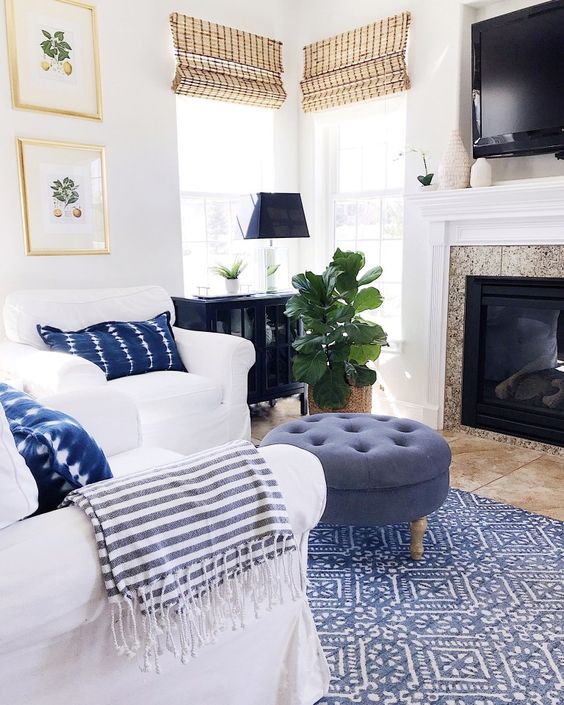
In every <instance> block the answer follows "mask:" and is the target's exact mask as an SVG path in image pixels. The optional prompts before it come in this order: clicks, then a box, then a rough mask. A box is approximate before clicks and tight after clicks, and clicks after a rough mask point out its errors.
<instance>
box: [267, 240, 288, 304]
mask: <svg viewBox="0 0 564 705" xmlns="http://www.w3.org/2000/svg"><path fill="white" fill-rule="evenodd" d="M261 260H262V264H261V265H260V267H261V269H262V272H263V273H264V286H263V287H262V286H261V288H262V290H263V291H265V292H266V293H267V294H273V293H276V292H277V291H280V285H279V282H280V281H282V276H287V274H285V273H287V271H288V249H287V248H286V247H272V246H270V247H264V248H263V249H262V257H261ZM269 271H270V272H271V273H270V274H269ZM261 284H262V282H261ZM286 288H287V287H286Z"/></svg>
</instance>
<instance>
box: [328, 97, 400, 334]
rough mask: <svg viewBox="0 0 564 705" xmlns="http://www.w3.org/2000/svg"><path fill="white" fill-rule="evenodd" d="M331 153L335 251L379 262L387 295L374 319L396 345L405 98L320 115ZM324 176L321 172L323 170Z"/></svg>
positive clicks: (372, 263) (380, 285)
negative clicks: (360, 254) (352, 252)
mask: <svg viewBox="0 0 564 705" xmlns="http://www.w3.org/2000/svg"><path fill="white" fill-rule="evenodd" d="M318 126H319V128H320V130H321V131H323V132H324V133H325V135H324V138H323V139H322V140H321V143H322V144H324V145H325V149H326V151H327V154H326V155H325V159H324V160H323V161H322V162H321V164H322V171H324V172H326V174H327V175H328V176H327V184H326V186H325V192H326V195H327V200H328V202H329V213H328V215H327V218H326V220H327V224H328V226H329V227H328V230H329V232H331V234H332V242H331V243H330V247H331V249H333V250H334V249H335V248H337V247H340V248H341V249H343V250H361V251H362V252H364V254H365V255H366V263H367V267H373V266H375V265H378V264H380V265H381V266H382V268H383V275H382V277H381V278H380V279H379V280H378V281H377V282H376V283H375V286H377V287H378V288H379V289H380V290H381V291H382V294H383V295H384V297H385V302H384V304H383V306H382V308H380V309H378V310H377V311H376V312H375V313H374V319H375V320H378V322H379V323H380V324H381V325H382V326H383V327H384V329H385V330H386V332H387V333H388V336H389V338H390V340H391V342H392V343H394V342H397V341H399V340H400V339H401V285H402V250H403V210H404V202H403V201H404V160H403V159H402V158H400V157H399V155H400V153H402V152H403V151H404V150H405V98H404V97H403V96H400V97H392V98H386V99H381V100H378V101H375V102H373V103H370V104H367V105H363V106H360V107H356V109H354V108H353V109H346V110H340V111H333V116H329V117H325V118H321V119H320V122H319V125H318ZM321 177H322V178H323V174H321Z"/></svg>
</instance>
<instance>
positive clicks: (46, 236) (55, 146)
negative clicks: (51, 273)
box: [17, 139, 110, 255]
mask: <svg viewBox="0 0 564 705" xmlns="http://www.w3.org/2000/svg"><path fill="white" fill-rule="evenodd" d="M17 146H18V157H19V167H20V189H21V202H22V215H23V223H24V234H25V252H26V254H27V255H107V254H109V253H110V246H109V235H108V216H107V203H106V201H107V199H106V175H105V172H106V169H105V157H104V148H103V147H98V146H94V145H85V144H69V143H66V142H44V141H41V140H31V139H18V140H17Z"/></svg>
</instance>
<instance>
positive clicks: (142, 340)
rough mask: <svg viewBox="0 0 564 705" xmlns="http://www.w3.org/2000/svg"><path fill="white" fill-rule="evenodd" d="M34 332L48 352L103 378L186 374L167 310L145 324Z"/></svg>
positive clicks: (46, 328) (111, 323) (107, 324)
mask: <svg viewBox="0 0 564 705" xmlns="http://www.w3.org/2000/svg"><path fill="white" fill-rule="evenodd" d="M37 332H38V333H39V335H40V336H41V337H42V338H43V340H44V342H45V343H46V344H47V345H48V346H49V347H50V348H51V350H54V351H55V352H64V353H70V354H71V355H78V356H79V357H84V358H85V359H86V360H89V361H90V362H93V363H94V364H95V365H98V367H99V368H100V369H101V370H102V371H103V372H104V373H105V375H106V378H107V379H118V378H119V377H129V376H130V375H140V374H144V373H145V372H157V371H163V370H176V371H179V372H186V368H185V367H184V365H183V364H182V360H181V359H180V355H179V353H178V348H177V347H176V342H175V340H174V336H173V334H172V328H171V327H170V313H169V312H168V311H165V312H164V313H161V314H159V315H158V316H155V318H151V319H150V320H149V321H129V322H125V321H106V322H104V323H96V324H95V325H93V326H88V327H87V328H83V329H82V330H77V331H66V332H65V331H62V330H59V328H52V327H51V326H42V325H38V326H37Z"/></svg>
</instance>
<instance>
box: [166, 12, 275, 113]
mask: <svg viewBox="0 0 564 705" xmlns="http://www.w3.org/2000/svg"><path fill="white" fill-rule="evenodd" d="M170 26H171V29H172V37H173V41H174V51H175V54H176V74H175V76H174V80H173V82H172V89H173V90H174V92H175V93H178V94H181V95H189V96H194V97H200V98H212V99H213V100H224V101H228V102H231V103H246V104H248V105H260V106H262V107H265V108H279V107H280V106H281V105H282V103H283V102H284V100H285V98H286V92H285V90H284V86H283V85H282V76H281V74H282V43H281V42H278V41H276V40H275V39H269V38H268V37H261V36H259V35H257V34H250V33H249V32H242V31H240V30H238V29H233V28H232V27H224V26H223V25H220V24H214V23H213V22H206V21H205V20H198V19H196V18H195V17H187V16H186V15H181V14H179V13H177V12H174V13H173V14H172V15H171V16H170Z"/></svg>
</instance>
